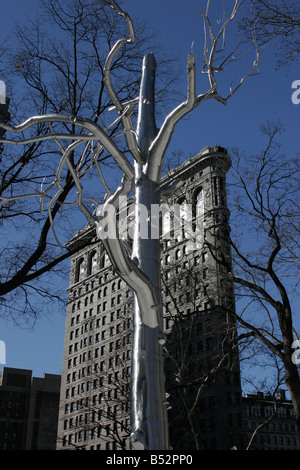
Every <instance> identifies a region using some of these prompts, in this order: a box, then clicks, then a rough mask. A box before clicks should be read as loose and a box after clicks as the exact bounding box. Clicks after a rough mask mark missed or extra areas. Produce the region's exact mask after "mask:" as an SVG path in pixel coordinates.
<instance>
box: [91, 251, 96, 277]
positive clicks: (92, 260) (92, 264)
mask: <svg viewBox="0 0 300 470" xmlns="http://www.w3.org/2000/svg"><path fill="white" fill-rule="evenodd" d="M96 271H97V253H96V252H95V251H94V252H93V253H92V256H91V274H93V273H95V272H96Z"/></svg>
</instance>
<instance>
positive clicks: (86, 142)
mask: <svg viewBox="0 0 300 470" xmlns="http://www.w3.org/2000/svg"><path fill="white" fill-rule="evenodd" d="M102 3H103V4H105V8H106V9H105V10H103V11H105V12H106V11H108V10H109V8H108V7H112V11H111V10H109V11H110V13H111V14H112V15H114V16H113V18H114V21H115V24H116V22H118V21H119V20H125V23H126V26H127V29H128V34H127V35H126V36H123V35H121V34H120V37H119V39H118V40H117V41H116V42H115V43H111V44H110V46H111V48H110V50H109V52H108V55H107V57H106V60H105V64H104V67H103V69H102V71H103V85H104V87H105V89H106V92H107V93H108V96H109V97H110V100H111V102H112V104H113V108H114V111H115V112H116V113H117V117H116V120H115V121H113V122H114V123H115V122H117V123H118V125H119V128H120V132H121V134H122V137H123V138H124V139H123V142H122V144H119V143H117V141H116V139H115V137H117V135H116V136H113V135H111V134H110V132H111V131H110V129H111V127H110V125H103V124H105V123H102V122H101V121H100V120H98V119H95V118H93V117H92V118H91V116H90V115H89V116H88V117H87V116H86V112H84V109H82V110H81V112H83V115H80V114H79V109H77V108H74V110H75V111H76V114H75V115H74V114H70V113H68V114H66V113H65V110H64V109H60V108H59V109H54V110H52V111H51V113H49V112H46V114H41V115H34V116H32V117H30V118H28V119H26V120H25V121H24V122H23V123H21V124H17V125H12V124H2V127H3V129H5V130H6V139H5V143H6V144H11V145H12V146H20V145H21V146H23V145H25V146H26V145H29V146H30V145H36V146H38V145H40V144H41V142H43V143H45V142H47V144H49V145H51V144H55V145H56V147H57V149H58V154H59V162H58V165H57V167H56V170H55V168H53V176H54V180H51V179H50V175H49V174H48V173H47V176H48V178H46V179H45V180H43V181H40V180H39V181H38V188H37V185H35V188H34V189H33V190H32V189H30V188H29V187H28V186H29V185H28V184H26V185H25V186H26V188H24V186H23V189H27V191H26V193H25V194H24V193H23V194H22V193H21V191H20V192H19V193H18V194H11V193H10V194H2V204H3V207H6V205H8V206H9V205H10V204H12V203H14V202H15V201H16V200H21V201H22V202H23V203H24V201H26V200H27V199H29V198H31V197H33V196H38V199H39V201H40V203H41V205H40V208H41V210H42V209H43V205H44V203H45V201H46V200H47V199H49V200H50V202H49V204H48V209H47V224H48V225H47V227H48V229H49V230H50V228H53V229H54V225H55V224H54V218H53V215H54V211H55V209H56V211H58V209H59V208H60V207H61V206H62V205H64V204H69V207H71V209H72V207H74V206H75V205H77V206H78V207H79V209H80V210H81V211H82V213H83V214H84V215H85V217H86V219H87V221H88V223H89V224H91V225H93V226H95V227H96V232H97V236H98V238H99V239H100V240H101V241H102V243H103V246H104V248H105V250H106V251H107V253H108V255H109V257H110V260H111V263H112V266H113V268H114V270H115V273H116V274H117V275H118V276H119V277H120V278H122V279H123V280H124V281H125V282H126V283H127V284H128V286H130V287H131V288H132V290H133V292H134V297H135V302H134V309H133V347H132V351H133V352H132V376H131V389H132V390H131V415H132V417H131V430H132V434H131V441H132V446H133V447H134V448H135V449H145V448H146V449H167V448H168V446H169V443H168V424H167V419H166V409H165V405H164V401H165V386H164V374H163V366H162V364H163V363H162V344H163V341H164V337H163V332H162V331H163V328H162V301H161V288H160V241H159V237H151V236H149V234H150V233H151V232H152V231H153V230H155V228H156V224H157V220H152V217H151V206H152V205H153V204H154V205H155V204H159V203H160V197H161V195H162V194H163V192H164V191H165V190H168V191H169V190H170V188H161V187H160V178H161V171H162V166H163V160H164V156H165V153H166V150H167V147H168V144H169V142H170V140H171V137H172V134H173V132H174V130H175V127H176V124H177V123H178V122H179V121H180V120H181V119H182V118H183V117H184V116H186V115H187V114H188V113H190V112H191V111H192V110H193V109H195V108H196V107H198V106H199V105H200V104H201V103H202V102H203V101H206V100H209V99H214V100H216V101H218V102H220V103H221V104H226V103H227V102H228V100H229V99H230V98H231V97H232V96H233V95H234V94H235V93H236V92H237V90H238V89H239V88H240V86H241V85H242V84H243V83H244V81H245V79H246V78H247V77H248V76H250V75H251V74H252V72H254V71H255V70H256V68H257V64H258V51H257V50H256V51H255V53H254V61H253V60H252V62H251V66H250V69H249V70H248V71H247V72H246V73H245V74H244V75H243V76H242V77H241V79H240V81H239V82H238V84H237V85H236V86H232V85H231V86H230V87H229V91H228V93H226V94H225V96H222V95H221V94H220V93H219V90H218V83H217V80H216V73H217V72H220V71H222V70H223V68H224V66H225V65H226V63H228V62H230V61H231V60H232V56H233V53H235V52H236V48H234V50H230V51H228V52H226V51H225V32H226V29H227V27H228V25H229V24H230V23H231V22H232V21H233V20H234V18H235V17H236V14H237V12H238V9H239V7H240V3H241V2H240V1H238V0H235V1H233V2H232V8H231V10H230V13H229V14H228V16H227V17H226V18H225V19H224V21H222V22H221V23H217V31H215V30H214V28H213V26H212V23H211V21H210V19H209V13H210V6H211V5H210V4H211V2H210V1H208V2H207V6H206V10H205V12H204V13H202V14H201V16H202V19H203V23H204V32H205V34H204V47H203V68H202V71H203V72H204V73H205V74H206V75H207V77H208V87H207V90H205V91H204V92H203V93H200V94H199V93H198V92H197V91H196V63H195V58H194V54H193V53H191V54H189V55H188V58H187V96H186V99H184V101H183V102H182V103H180V104H179V105H178V106H176V107H175V108H174V109H173V110H172V111H171V112H170V113H169V114H168V115H167V116H166V118H165V120H164V121H163V123H162V125H161V127H160V129H159V130H158V129H157V127H156V122H155V93H154V86H155V73H156V66H157V64H156V60H155V58H154V56H153V54H152V53H150V54H146V55H145V57H144V59H143V68H142V78H141V84H140V90H139V98H138V99H136V96H135V97H134V99H132V97H129V98H130V99H129V100H128V99H127V98H126V101H124V95H123V93H122V91H123V87H122V76H121V79H120V78H119V75H118V74H116V76H114V64H116V63H118V59H119V57H120V55H121V56H122V54H123V53H124V50H126V48H127V47H130V46H131V45H134V43H135V40H136V33H135V29H134V25H133V22H132V20H131V17H130V16H129V15H128V14H127V13H126V12H124V11H123V9H122V8H121V7H120V6H119V5H118V4H117V3H116V2H115V1H114V0H110V1H103V2H102ZM76 5H82V2H80V1H78V2H76ZM75 43H76V42H75ZM75 43H74V44H75ZM62 65H64V64H62ZM20 66H22V64H20ZM120 81H121V88H119V89H118V86H120ZM69 85H70V83H69V80H68V86H69ZM125 88H126V89H127V86H126V87H125ZM70 93H71V95H72V96H73V92H72V90H71V89H70ZM136 104H138V115H137V122H136V124H134V109H135V105H136ZM72 111H73V109H72ZM11 134H13V135H15V134H17V136H18V137H17V138H13V137H11ZM28 134H29V135H28ZM124 141H125V144H126V147H125V148H124V147H123V144H124ZM74 154H76V155H77V156H78V158H77V160H76V161H74ZM108 157H110V158H111V160H112V161H113V163H114V165H115V166H116V167H117V169H118V174H119V175H121V183H120V184H119V186H118V187H117V188H116V189H115V187H112V186H111V185H110V183H109V182H108V180H107V175H105V173H104V171H103V166H101V163H102V159H103V158H108ZM48 160H49V158H47V161H48ZM54 160H55V159H54V158H53V160H52V161H53V162H54ZM84 163H86V166H84V167H83V164H84ZM90 168H92V169H95V170H96V171H97V172H98V176H99V180H98V183H97V184H99V182H100V183H101V184H102V188H103V189H104V192H105V196H104V197H103V198H102V199H101V198H100V197H99V195H98V194H97V195H96V194H95V193H96V191H95V190H94V188H91V184H90V183H87V184H88V190H87V191H85V184H86V178H87V171H88V170H89V169H90ZM64 181H66V184H67V185H69V186H71V187H72V188H74V189H75V190H76V195H75V197H74V198H67V196H69V195H70V194H69V192H66V189H65V186H64V183H63V182H64ZM69 186H68V187H69ZM89 189H90V190H91V189H93V190H92V191H89ZM90 193H92V194H90ZM132 194H133V195H134V209H135V217H134V233H133V249H132V252H131V251H130V250H129V249H128V247H127V246H126V244H125V243H124V241H123V240H122V239H121V237H120V236H119V235H120V233H119V224H118V218H117V217H116V214H117V213H118V212H119V210H122V207H123V204H124V203H126V201H127V199H128V197H129V196H130V195H132ZM97 197H98V200H97ZM124 201H125V202H124ZM141 230H143V235H141ZM145 231H146V233H147V236H144V235H145ZM24 266H25V265H24ZM23 268H24V267H23ZM26 268H28V266H26ZM30 269H31V270H34V269H33V268H32V267H29V270H30ZM29 270H28V271H27V272H29Z"/></svg>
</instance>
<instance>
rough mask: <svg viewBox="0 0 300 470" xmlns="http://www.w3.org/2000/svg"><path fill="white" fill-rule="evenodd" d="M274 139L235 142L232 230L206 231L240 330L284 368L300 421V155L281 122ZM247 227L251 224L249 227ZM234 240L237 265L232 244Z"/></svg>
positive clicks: (266, 130) (270, 135) (272, 128)
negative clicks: (249, 147) (285, 143)
mask: <svg viewBox="0 0 300 470" xmlns="http://www.w3.org/2000/svg"><path fill="white" fill-rule="evenodd" d="M262 132H263V134H264V136H265V139H266V145H265V147H264V148H263V149H262V151H261V152H260V153H258V154H257V155H251V156H247V154H246V153H245V152H242V151H241V150H239V149H232V151H231V156H232V159H233V162H234V164H233V169H232V172H231V177H232V180H231V185H230V186H229V188H230V191H229V193H230V208H231V214H232V217H231V220H232V223H231V230H232V231H231V233H230V234H229V233H228V231H225V230H224V231H223V233H222V232H219V233H218V235H217V236H218V238H220V240H221V243H220V245H219V247H218V246H217V245H216V244H214V243H212V242H211V241H210V240H209V236H211V237H213V238H212V239H214V237H215V236H216V234H214V233H212V231H211V233H209V235H208V237H207V239H206V242H205V243H206V246H207V248H208V249H210V252H211V254H212V255H213V256H214V258H215V260H216V262H217V263H218V264H219V267H220V270H221V271H222V272H224V273H226V275H227V276H228V278H230V279H232V281H233V282H234V285H235V296H236V300H237V305H238V313H234V312H232V315H233V316H235V318H236V320H237V322H238V325H239V332H240V334H239V338H240V339H243V338H246V337H247V338H255V340H256V341H258V342H259V343H260V344H262V345H263V346H264V347H265V348H266V350H267V351H268V352H269V354H272V355H273V356H274V357H275V358H276V360H277V361H278V363H280V364H281V367H280V369H282V370H283V371H284V380H285V384H286V386H287V388H288V390H289V392H290V396H291V400H292V402H293V406H294V410H295V413H296V417H297V424H298V429H300V426H299V424H300V422H299V418H300V413H299V404H300V381H299V369H298V362H299V361H298V359H297V358H298V356H297V351H298V348H299V339H298V333H297V325H296V324H295V314H296V305H297V303H296V301H297V287H298V279H299V215H300V211H299V162H298V159H297V157H290V158H288V157H286V156H285V155H283V154H282V152H281V150H280V144H279V143H278V141H277V138H278V137H279V135H280V134H281V132H283V129H282V126H281V124H280V123H275V124H274V123H267V124H265V125H263V126H262ZM241 227H245V228H246V229H245V232H244V231H243V230H242V229H241ZM226 244H229V246H230V249H231V251H232V259H233V266H232V265H231V264H229V263H228V262H227V259H226V253H225V251H223V250H224V247H226Z"/></svg>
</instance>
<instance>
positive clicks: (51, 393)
mask: <svg viewBox="0 0 300 470" xmlns="http://www.w3.org/2000/svg"><path fill="white" fill-rule="evenodd" d="M59 389H60V376H59V375H52V374H45V375H44V377H43V378H35V377H32V371H31V370H26V369H14V368H10V367H4V368H3V370H2V373H1V376H0V450H55V447H56V436H57V421H58V404H59Z"/></svg>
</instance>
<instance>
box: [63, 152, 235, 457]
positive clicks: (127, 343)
mask: <svg viewBox="0 0 300 470" xmlns="http://www.w3.org/2000/svg"><path fill="white" fill-rule="evenodd" d="M229 168H230V157H229V156H228V155H227V152H226V150H225V149H222V148H220V147H215V148H210V147H207V148H205V149H204V150H202V151H201V152H200V153H199V154H198V155H196V156H195V157H193V158H191V159H189V160H187V161H186V162H185V163H184V164H183V165H181V166H179V167H178V168H176V169H175V170H173V171H171V172H170V173H168V174H167V175H166V176H165V177H164V178H163V180H162V186H163V187H164V188H167V187H169V186H170V185H172V184H173V183H174V182H175V181H180V184H178V185H176V188H177V189H175V190H173V191H171V192H168V190H165V192H164V196H163V199H162V205H163V204H164V206H165V207H166V208H167V209H166V210H165V211H163V215H162V216H161V217H162V223H161V226H162V233H161V247H162V249H161V262H162V291H163V311H164V327H165V334H166V338H167V341H166V345H165V354H164V358H165V376H166V389H167V399H166V406H167V407H168V415H169V425H170V441H171V445H172V447H173V448H174V449H196V448H198V449H229V448H231V447H232V446H234V445H235V446H237V447H240V443H241V439H242V428H241V425H242V412H241V387H240V374H239V363H238V356H237V354H236V353H235V352H234V351H233V352H232V354H230V357H231V361H228V354H227V353H228V347H229V345H230V344H231V339H232V337H233V336H234V334H235V324H234V321H233V319H232V316H231V314H230V312H231V311H232V309H234V292H233V286H232V282H231V281H230V277H229V276H228V268H227V269H224V266H221V265H220V264H219V263H218V262H217V258H216V256H217V255H218V254H220V253H221V255H222V259H223V260H225V261H226V263H225V264H226V266H227V267H228V266H230V263H231V258H230V249H229V245H228V243H227V242H226V235H227V234H228V230H229V211H228V208H227V201H226V173H227V171H228V169H229ZM178 221H181V222H180V223H178ZM182 222H184V223H182ZM76 244H77V246H78V251H77V253H76V255H74V256H73V257H72V259H71V275H70V285H69V289H68V304H67V315H66V329H65V342H64V354H63V372H62V384H61V400H60V414H59V423H58V440H57V448H58V449H76V448H85V449H122V448H124V449H128V448H129V435H130V370H131V336H132V331H131V328H132V324H131V312H132V293H131V292H130V290H129V289H128V287H127V286H126V285H125V284H124V282H123V281H122V280H121V279H119V278H117V276H116V275H115V274H114V271H113V269H112V266H111V265H110V261H109V259H108V257H107V255H106V254H105V252H104V250H103V248H102V245H101V243H100V242H99V241H97V239H96V236H95V232H94V230H93V229H92V228H85V229H83V230H82V231H80V232H78V233H77V234H75V236H74V237H73V239H72V240H71V241H70V242H69V246H70V247H74V246H76Z"/></svg>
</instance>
